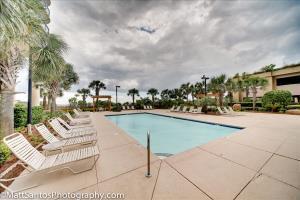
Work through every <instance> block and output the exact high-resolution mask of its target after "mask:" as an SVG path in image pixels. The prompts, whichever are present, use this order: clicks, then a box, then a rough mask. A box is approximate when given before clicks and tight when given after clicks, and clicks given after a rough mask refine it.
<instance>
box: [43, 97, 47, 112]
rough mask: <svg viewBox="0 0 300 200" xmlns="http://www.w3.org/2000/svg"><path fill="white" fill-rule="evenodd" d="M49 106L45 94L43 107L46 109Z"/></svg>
mask: <svg viewBox="0 0 300 200" xmlns="http://www.w3.org/2000/svg"><path fill="white" fill-rule="evenodd" d="M46 108H47V96H46V95H43V109H44V110H46Z"/></svg>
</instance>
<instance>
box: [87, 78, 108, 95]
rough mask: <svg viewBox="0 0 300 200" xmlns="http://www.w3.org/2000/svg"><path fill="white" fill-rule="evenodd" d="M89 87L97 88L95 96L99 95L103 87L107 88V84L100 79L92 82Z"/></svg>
mask: <svg viewBox="0 0 300 200" xmlns="http://www.w3.org/2000/svg"><path fill="white" fill-rule="evenodd" d="M89 88H90V89H93V90H95V96H99V94H100V90H101V89H104V90H105V89H106V87H105V84H104V83H103V82H101V81H99V80H93V81H92V82H90V84H89Z"/></svg>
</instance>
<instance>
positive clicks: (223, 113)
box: [217, 106, 228, 115]
mask: <svg viewBox="0 0 300 200" xmlns="http://www.w3.org/2000/svg"><path fill="white" fill-rule="evenodd" d="M217 109H218V112H219V113H220V114H221V115H228V113H226V112H224V111H223V110H222V108H221V107H219V106H218V107H217Z"/></svg>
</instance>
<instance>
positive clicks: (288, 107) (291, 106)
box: [286, 104, 300, 110]
mask: <svg viewBox="0 0 300 200" xmlns="http://www.w3.org/2000/svg"><path fill="white" fill-rule="evenodd" d="M286 108H287V109H288V110H289V109H300V104H297V105H288V106H286Z"/></svg>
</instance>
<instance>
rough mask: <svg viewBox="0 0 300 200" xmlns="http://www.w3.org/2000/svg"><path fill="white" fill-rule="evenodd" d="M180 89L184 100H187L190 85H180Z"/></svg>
mask: <svg viewBox="0 0 300 200" xmlns="http://www.w3.org/2000/svg"><path fill="white" fill-rule="evenodd" d="M180 89H181V91H182V94H183V95H184V98H185V99H186V100H188V97H189V94H191V87H190V83H184V84H181V86H180Z"/></svg>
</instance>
